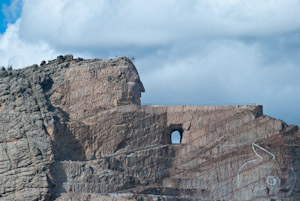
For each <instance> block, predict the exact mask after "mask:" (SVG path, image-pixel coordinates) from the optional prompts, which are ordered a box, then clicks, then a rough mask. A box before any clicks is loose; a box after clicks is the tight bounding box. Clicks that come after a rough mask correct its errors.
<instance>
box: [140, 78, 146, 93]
mask: <svg viewBox="0 0 300 201" xmlns="http://www.w3.org/2000/svg"><path fill="white" fill-rule="evenodd" d="M139 86H140V91H141V92H145V88H144V85H143V83H142V82H141V81H139Z"/></svg>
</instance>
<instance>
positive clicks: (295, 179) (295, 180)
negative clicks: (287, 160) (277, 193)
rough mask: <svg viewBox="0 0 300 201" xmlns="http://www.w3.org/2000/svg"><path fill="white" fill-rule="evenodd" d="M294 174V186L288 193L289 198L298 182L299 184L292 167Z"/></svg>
mask: <svg viewBox="0 0 300 201" xmlns="http://www.w3.org/2000/svg"><path fill="white" fill-rule="evenodd" d="M291 170H292V172H293V175H294V184H293V187H292V188H291V189H290V191H289V192H288V194H287V195H288V196H289V195H290V194H291V193H292V192H293V190H294V188H295V186H296V182H297V176H296V172H295V170H294V167H293V166H292V168H291Z"/></svg>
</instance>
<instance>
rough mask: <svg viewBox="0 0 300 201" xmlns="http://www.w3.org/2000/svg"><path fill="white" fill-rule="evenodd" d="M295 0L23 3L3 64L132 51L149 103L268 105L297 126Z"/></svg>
mask: <svg viewBox="0 0 300 201" xmlns="http://www.w3.org/2000/svg"><path fill="white" fill-rule="evenodd" d="M299 10H300V1H299V0H266V1H261V0H252V1H247V0H228V1H223V0H210V1H204V0H190V1H185V0H165V1H159V0H153V1H145V0H128V1H122V0H72V1H71V0H39V1H33V0H24V4H23V8H22V15H21V18H20V19H19V20H18V21H17V22H16V23H14V24H11V25H9V27H8V29H7V30H6V32H5V33H4V34H3V35H2V36H1V35H0V64H3V65H6V64H12V65H13V66H15V67H24V66H26V65H31V64H33V63H39V62H40V61H41V60H47V59H53V58H54V57H56V56H57V55H59V54H67V53H72V54H74V55H75V56H80V57H84V58H91V57H102V58H107V57H114V56H116V55H118V56H123V55H125V56H134V57H135V58H136V60H135V64H136V66H137V68H138V70H139V72H140V75H141V79H142V81H143V82H144V85H145V88H146V93H145V94H143V97H142V103H144V104H147V103H149V104H187V105H188V104H194V105H201V104H205V105H216V104H217V105H224V104H231V105H232V104H263V105H264V108H265V113H266V114H269V115H272V116H275V117H277V118H280V119H283V120H285V121H287V122H288V123H293V124H298V125H300V116H299V114H300V107H299V102H300V93H299V92H300V79H299V75H300V59H299V58H300V21H299V20H297V19H299V18H300V12H299Z"/></svg>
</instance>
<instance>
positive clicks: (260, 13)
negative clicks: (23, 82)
mask: <svg viewBox="0 0 300 201" xmlns="http://www.w3.org/2000/svg"><path fill="white" fill-rule="evenodd" d="M299 10H300V2H299V1H298V0H266V1H261V0H252V1H248V0H231V1H223V0H210V1H206V0H200V1H199V0H197V1H196V0H191V1H186V0H164V1H161V0H152V1H148V0H147V1H146V0H128V1H123V0H112V1H107V0H88V1H86V0H73V1H70V0H39V1H34V0H25V4H24V10H23V15H22V18H23V21H22V24H21V32H22V34H23V36H24V37H25V38H26V39H28V40H33V41H34V40H36V39H37V38H42V39H43V40H45V41H47V42H49V43H51V44H53V45H55V46H56V47H60V48H62V47H63V48H69V47H74V44H76V46H77V47H86V48H91V47H103V46H106V47H107V46H109V47H111V46H117V47H121V46H128V45H141V46H145V45H146V46H153V45H164V44H168V43H170V42H174V41H178V40H185V39H187V38H189V39H198V38H199V37H236V36H238V37H242V36H266V35H274V34H280V33H285V32H290V31H294V30H297V29H299V28H300V21H299V20H296V19H299V18H300V12H299Z"/></svg>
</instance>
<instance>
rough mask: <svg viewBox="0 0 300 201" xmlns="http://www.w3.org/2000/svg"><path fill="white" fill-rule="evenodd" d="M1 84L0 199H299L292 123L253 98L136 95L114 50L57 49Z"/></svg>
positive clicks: (132, 74)
mask: <svg viewBox="0 0 300 201" xmlns="http://www.w3.org/2000/svg"><path fill="white" fill-rule="evenodd" d="M0 88H1V91H0V200H58V201H60V200H82V201H83V200H90V201H97V200H116V201H123V200H136V201H142V200H167V201H174V200H182V201H183V200H184V201H185V200H270V201H271V200H299V197H300V182H299V178H300V160H299V154H298V153H300V152H299V151H300V148H299V145H300V130H299V128H298V127H297V126H289V125H287V124H286V123H284V122H282V121H280V120H277V119H273V118H271V117H269V116H266V115H264V114H263V111H262V106H257V105H252V106H141V105H140V96H141V92H144V91H145V90H144V87H143V84H142V83H141V81H140V79H139V76H138V73H137V71H136V68H135V67H134V65H133V64H132V62H131V61H130V60H129V59H127V58H125V57H122V58H116V59H109V60H101V59H92V60H83V59H81V58H78V59H74V58H73V56H72V55H66V56H59V57H58V58H57V59H55V60H52V61H49V62H48V63H46V62H43V63H42V65H41V67H39V66H37V65H33V66H31V67H27V68H25V69H21V70H11V71H0ZM175 130H178V131H179V132H180V133H181V136H182V137H181V144H171V133H172V131H175Z"/></svg>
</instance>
